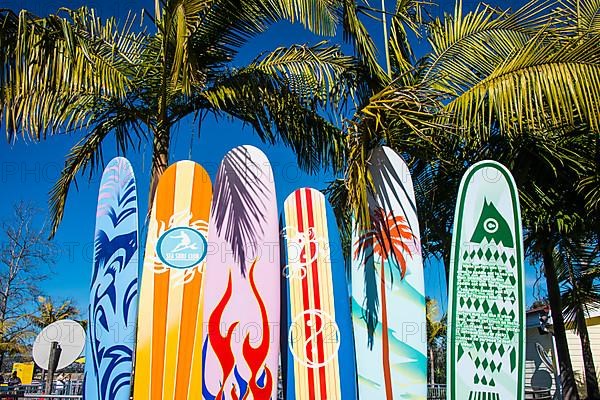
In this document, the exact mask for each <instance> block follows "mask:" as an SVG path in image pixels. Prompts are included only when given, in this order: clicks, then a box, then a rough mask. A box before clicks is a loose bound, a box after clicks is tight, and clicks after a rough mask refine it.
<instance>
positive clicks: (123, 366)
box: [83, 157, 139, 400]
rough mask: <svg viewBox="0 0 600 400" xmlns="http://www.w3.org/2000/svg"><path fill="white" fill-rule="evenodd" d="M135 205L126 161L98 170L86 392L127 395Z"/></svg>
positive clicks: (120, 399) (95, 398)
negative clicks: (98, 185) (101, 171)
mask: <svg viewBox="0 0 600 400" xmlns="http://www.w3.org/2000/svg"><path fill="white" fill-rule="evenodd" d="M138 248H139V246H138V208H137V191H136V184H135V177H134V174H133V170H132V168H131V165H130V164H129V161H127V160H126V159H125V158H122V157H117V158H114V159H113V160H111V161H110V162H109V163H108V165H107V166H106V168H105V169H104V173H103V174H102V180H101V181H100V190H99V193H98V207H97V210H96V230H95V237H94V257H93V269H92V281H91V285H90V304H89V308H88V315H89V319H88V340H87V345H86V349H85V357H86V363H85V371H84V374H85V375H84V376H85V379H84V381H85V385H84V389H83V391H84V397H85V398H86V399H89V400H101V399H115V400H127V399H129V396H130V392H131V373H132V370H133V351H134V343H135V332H136V323H137V307H138V271H139V262H138Z"/></svg>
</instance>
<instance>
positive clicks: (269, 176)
mask: <svg viewBox="0 0 600 400" xmlns="http://www.w3.org/2000/svg"><path fill="white" fill-rule="evenodd" d="M209 221H210V222H209V230H208V231H209V236H208V238H209V240H208V257H207V266H206V271H205V275H204V279H205V281H204V326H205V328H206V329H205V336H204V341H203V360H204V361H203V364H204V368H203V373H204V379H203V383H202V395H203V398H204V399H205V400H214V399H217V400H225V399H231V400H237V399H254V400H275V399H276V398H277V373H278V372H277V368H278V361H279V360H278V354H279V318H280V264H279V226H278V215H277V202H276V196H275V185H274V182H273V173H272V170H271V166H270V164H269V160H268V159H267V157H266V156H265V155H264V153H262V152H261V151H260V150H259V149H257V148H255V147H252V146H240V147H236V148H234V149H233V150H231V151H229V152H228V153H227V154H226V155H225V158H224V159H223V161H222V162H221V165H220V167H219V171H218V173H217V178H216V181H215V186H214V196H213V203H212V208H211V216H210V219H209Z"/></svg>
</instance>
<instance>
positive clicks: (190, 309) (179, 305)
mask: <svg viewBox="0 0 600 400" xmlns="http://www.w3.org/2000/svg"><path fill="white" fill-rule="evenodd" d="M211 199H212V187H211V181H210V178H209V176H208V174H207V173H206V171H205V170H204V168H202V167H201V166H200V165H198V164H196V163H194V162H192V161H179V162H177V163H175V164H173V165H171V166H170V167H169V168H167V170H166V171H165V172H164V173H163V175H162V176H161V177H160V180H159V182H158V186H157V188H156V194H155V198H154V204H153V207H152V212H151V216H150V222H149V226H148V237H147V239H146V252H145V256H144V265H143V271H142V283H141V288H140V307H139V320H138V335H137V350H136V362H135V383H134V396H133V397H134V398H135V399H136V400H144V399H152V400H158V399H160V400H163V399H164V400H166V399H169V400H170V399H177V400H183V399H201V398H202V332H203V327H202V322H203V318H202V312H203V306H202V287H203V285H202V283H203V272H204V267H205V262H206V254H207V251H208V244H207V229H208V218H209V214H210V204H211Z"/></svg>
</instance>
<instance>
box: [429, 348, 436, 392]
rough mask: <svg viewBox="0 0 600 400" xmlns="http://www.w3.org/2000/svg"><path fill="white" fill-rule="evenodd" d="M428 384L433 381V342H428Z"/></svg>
mask: <svg viewBox="0 0 600 400" xmlns="http://www.w3.org/2000/svg"><path fill="white" fill-rule="evenodd" d="M428 383H429V384H431V385H433V384H434V383H435V353H434V351H433V343H430V344H429V382H428Z"/></svg>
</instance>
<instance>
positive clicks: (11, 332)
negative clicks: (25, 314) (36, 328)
mask: <svg viewBox="0 0 600 400" xmlns="http://www.w3.org/2000/svg"><path fill="white" fill-rule="evenodd" d="M17 323H18V320H17V319H11V320H6V321H3V322H0V370H1V369H2V366H3V364H4V357H5V356H6V355H7V354H10V355H12V354H25V353H27V351H28V349H29V347H28V345H27V341H28V339H30V338H31V337H32V336H33V332H31V330H29V329H24V328H23V327H22V326H18V324H17Z"/></svg>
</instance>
